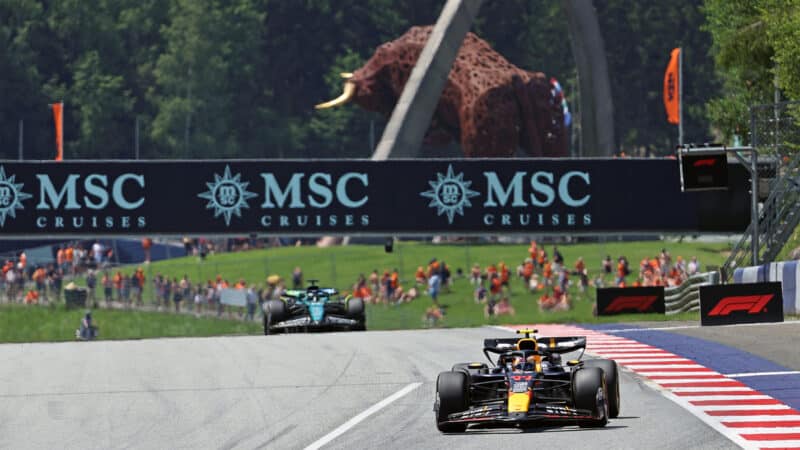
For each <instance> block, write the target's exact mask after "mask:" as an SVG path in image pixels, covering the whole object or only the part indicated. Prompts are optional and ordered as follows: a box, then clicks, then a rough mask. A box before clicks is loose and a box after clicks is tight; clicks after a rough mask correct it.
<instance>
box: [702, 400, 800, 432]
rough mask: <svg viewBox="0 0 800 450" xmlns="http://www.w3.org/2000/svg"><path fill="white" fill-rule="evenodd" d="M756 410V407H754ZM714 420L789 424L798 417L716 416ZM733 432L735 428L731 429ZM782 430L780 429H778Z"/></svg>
mask: <svg viewBox="0 0 800 450" xmlns="http://www.w3.org/2000/svg"><path fill="white" fill-rule="evenodd" d="M753 408H755V406H754V407H753ZM714 420H718V421H720V423H722V422H788V421H795V420H797V416H767V415H758V414H753V415H752V416H714ZM729 429H731V430H733V428H729ZM777 429H780V428H777Z"/></svg>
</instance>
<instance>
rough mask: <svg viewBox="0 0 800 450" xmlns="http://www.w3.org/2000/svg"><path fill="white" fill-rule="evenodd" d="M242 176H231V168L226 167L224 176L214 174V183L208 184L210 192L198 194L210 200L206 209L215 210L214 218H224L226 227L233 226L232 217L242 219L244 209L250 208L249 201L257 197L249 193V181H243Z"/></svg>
mask: <svg viewBox="0 0 800 450" xmlns="http://www.w3.org/2000/svg"><path fill="white" fill-rule="evenodd" d="M241 178H242V174H239V173H237V174H236V175H235V176H232V175H231V168H230V167H229V166H225V171H224V172H223V174H222V176H219V175H218V174H216V173H215V174H214V181H213V182H210V183H206V186H207V187H208V191H206V192H203V193H200V194H197V196H198V197H200V198H204V199H206V200H208V203H207V204H206V209H213V210H214V217H215V218H216V217H219V216H222V217H223V218H224V219H225V225H227V226H230V225H231V217H232V216H233V215H236V217H242V208H249V207H250V206H249V205H248V204H247V200H248V199H251V198H253V197H255V196H256V194H255V193H253V192H249V191H248V190H247V186H248V185H249V184H250V183H249V182H247V181H242V180H241Z"/></svg>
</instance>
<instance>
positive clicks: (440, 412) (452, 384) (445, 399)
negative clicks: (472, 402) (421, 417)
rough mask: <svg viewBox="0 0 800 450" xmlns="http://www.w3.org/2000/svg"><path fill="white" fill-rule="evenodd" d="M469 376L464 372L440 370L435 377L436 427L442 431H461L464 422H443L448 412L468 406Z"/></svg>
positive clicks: (458, 410)
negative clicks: (437, 376)
mask: <svg viewBox="0 0 800 450" xmlns="http://www.w3.org/2000/svg"><path fill="white" fill-rule="evenodd" d="M468 395H469V377H468V376H467V374H465V373H464V372H442V373H440V374H439V378H437V379H436V408H435V409H436V428H438V429H439V431H441V432H442V433H463V432H464V431H466V429H467V424H464V423H444V422H447V418H448V416H449V415H450V414H453V413H456V412H460V411H464V410H466V409H467V408H468V407H469V398H468Z"/></svg>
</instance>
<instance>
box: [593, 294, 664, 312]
mask: <svg viewBox="0 0 800 450" xmlns="http://www.w3.org/2000/svg"><path fill="white" fill-rule="evenodd" d="M656 300H658V296H656V295H620V296H619V297H616V298H614V300H611V303H609V304H608V306H606V307H605V308H604V309H603V313H605V314H612V313H619V312H622V311H625V310H635V311H639V312H648V311H649V310H650V307H651V306H653V303H654V302H655V301H656Z"/></svg>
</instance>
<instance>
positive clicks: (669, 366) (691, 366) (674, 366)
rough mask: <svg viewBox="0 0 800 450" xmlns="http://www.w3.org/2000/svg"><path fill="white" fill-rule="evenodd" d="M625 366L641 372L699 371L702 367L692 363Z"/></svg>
mask: <svg viewBox="0 0 800 450" xmlns="http://www.w3.org/2000/svg"><path fill="white" fill-rule="evenodd" d="M624 365H625V366H627V367H629V368H631V369H633V370H641V369H699V368H701V367H703V366H701V365H699V364H697V363H692V364H629V363H628V364H624Z"/></svg>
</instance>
